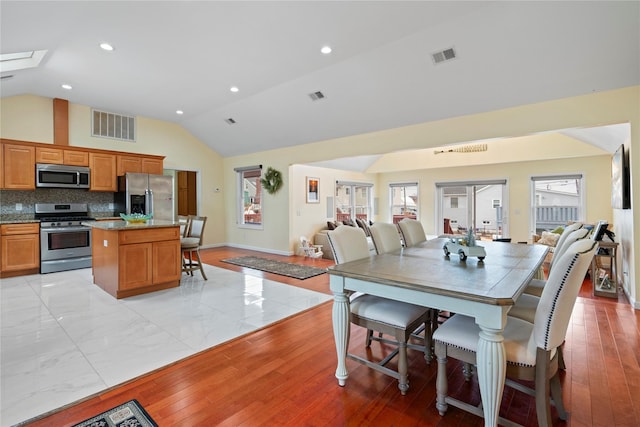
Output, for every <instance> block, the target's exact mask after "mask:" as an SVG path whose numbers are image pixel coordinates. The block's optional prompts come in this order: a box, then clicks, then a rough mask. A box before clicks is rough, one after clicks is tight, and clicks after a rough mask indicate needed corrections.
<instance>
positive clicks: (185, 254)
mask: <svg viewBox="0 0 640 427" xmlns="http://www.w3.org/2000/svg"><path fill="white" fill-rule="evenodd" d="M206 222H207V217H206V216H194V215H190V216H189V221H188V226H187V230H186V235H185V237H181V238H180V253H181V255H182V272H184V273H187V274H189V275H191V276H193V272H194V271H196V270H200V273H201V274H202V277H203V278H204V280H207V276H206V274H204V269H203V268H202V261H201V260H200V246H202V236H203V235H204V226H205V224H206Z"/></svg>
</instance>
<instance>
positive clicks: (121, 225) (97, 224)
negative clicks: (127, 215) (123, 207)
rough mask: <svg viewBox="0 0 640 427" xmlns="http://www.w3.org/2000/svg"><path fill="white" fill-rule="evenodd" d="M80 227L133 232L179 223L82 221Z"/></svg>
mask: <svg viewBox="0 0 640 427" xmlns="http://www.w3.org/2000/svg"><path fill="white" fill-rule="evenodd" d="M82 225H86V226H89V227H93V228H99V229H101V230H135V229H145V228H163V227H178V226H180V223H179V222H178V221H164V220H159V219H150V220H149V221H147V222H146V223H144V222H142V223H128V222H126V221H122V220H118V221H83V222H82Z"/></svg>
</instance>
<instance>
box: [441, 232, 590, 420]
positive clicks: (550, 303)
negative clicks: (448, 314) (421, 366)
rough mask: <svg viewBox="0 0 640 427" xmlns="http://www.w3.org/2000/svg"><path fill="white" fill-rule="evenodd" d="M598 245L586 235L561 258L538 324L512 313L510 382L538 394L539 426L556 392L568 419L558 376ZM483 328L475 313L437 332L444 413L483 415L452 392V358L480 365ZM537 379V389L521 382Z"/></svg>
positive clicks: (507, 350) (506, 341)
mask: <svg viewBox="0 0 640 427" xmlns="http://www.w3.org/2000/svg"><path fill="white" fill-rule="evenodd" d="M596 249H597V243H596V242H593V241H591V240H585V239H581V240H578V241H577V242H575V243H573V244H571V245H570V246H569V247H568V248H567V250H566V251H565V252H564V254H563V255H561V256H560V257H559V259H558V260H557V261H556V267H555V268H554V270H553V271H552V272H551V274H550V276H549V280H548V281H547V285H546V286H545V287H544V290H543V292H542V296H541V298H540V303H539V304H538V309H537V310H536V313H535V318H534V321H533V323H530V322H527V321H525V320H522V319H518V318H511V317H510V318H509V319H508V321H507V324H506V326H505V329H504V332H503V336H504V348H505V357H506V362H507V366H506V376H507V382H506V385H508V386H510V387H512V388H514V389H516V390H520V391H524V392H526V393H528V394H532V395H534V396H535V402H536V414H537V417H538V425H539V426H551V425H552V424H551V411H550V394H551V396H552V397H553V401H554V404H555V407H556V409H557V411H558V415H559V417H560V418H561V419H563V420H564V419H566V415H567V414H566V411H565V409H564V404H563V402H562V391H561V386H560V380H559V378H558V351H557V349H558V347H559V346H560V345H561V344H562V343H563V342H564V339H565V335H566V332H567V329H568V326H569V319H570V317H571V313H572V311H573V306H574V304H575V301H576V298H577V296H578V292H579V291H580V287H581V285H582V282H583V280H584V276H585V274H586V272H587V270H588V268H589V265H590V264H591V259H592V258H593V255H594V254H595V251H596ZM479 333H480V328H479V327H478V325H477V324H476V323H475V319H474V318H473V317H468V316H463V315H460V314H456V315H454V316H453V317H452V318H451V319H449V320H447V321H446V322H444V323H443V324H442V325H441V326H440V327H439V328H438V329H437V330H436V331H435V332H434V334H433V340H434V343H435V353H436V357H437V360H438V373H437V379H436V395H437V397H436V408H437V409H438V412H439V413H440V415H444V414H445V412H446V411H447V409H448V405H449V404H451V405H453V406H456V407H458V408H460V409H463V410H466V411H469V412H471V413H474V414H476V415H479V416H482V410H481V409H480V408H477V407H474V406H472V405H470V404H468V403H465V402H461V401H459V400H457V399H454V398H452V397H450V396H448V380H447V369H446V364H447V359H448V358H449V357H451V358H454V359H458V360H461V361H462V362H464V363H469V364H474V365H475V364H476V353H477V350H478V348H477V347H478V335H479ZM512 380H527V381H533V383H534V385H535V390H531V389H529V388H527V387H525V386H524V385H523V384H522V383H521V382H515V381H512Z"/></svg>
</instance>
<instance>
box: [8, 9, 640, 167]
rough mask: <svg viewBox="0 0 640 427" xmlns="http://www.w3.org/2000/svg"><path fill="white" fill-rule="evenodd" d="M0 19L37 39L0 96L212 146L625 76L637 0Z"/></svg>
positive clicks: (591, 85) (29, 14) (15, 46)
mask: <svg viewBox="0 0 640 427" xmlns="http://www.w3.org/2000/svg"><path fill="white" fill-rule="evenodd" d="M0 24H1V25H0V27H1V29H0V53H2V54H8V53H15V52H21V51H31V50H46V51H47V52H46V54H45V56H44V57H43V59H42V62H41V63H40V65H39V66H38V67H35V68H29V69H23V70H14V71H3V72H2V83H1V87H0V90H1V95H2V97H7V96H13V95H20V94H35V95H40V96H46V97H51V98H63V99H68V100H69V101H70V102H72V103H77V104H83V105H89V106H91V107H95V108H99V109H103V110H107V111H111V112H116V113H123V114H132V115H141V116H146V117H151V118H157V119H161V120H167V121H173V122H177V123H179V124H181V125H182V126H184V127H185V128H186V129H187V130H188V131H190V132H191V133H192V134H193V135H195V136H196V137H198V138H199V139H200V140H202V141H203V142H204V143H206V144H207V145H209V146H210V147H211V148H212V149H213V150H215V151H216V152H218V153H220V154H221V155H223V156H234V155H241V154H247V153H251V152H257V151H263V150H268V149H274V148H280V147H287V146H293V145H298V144H304V143H309V142H315V141H322V140H326V139H331V138H337V137H342V136H348V135H355V134H360V133H365V132H372V131H377V130H382V129H389V128H396V127H400V126H405V125H411V124H416V123H422V122H427V121H432V120H438V119H443V118H448V117H455V116H461V115H466V114H473V113H479V112H484V111H491V110H496V109H501V108H508V107H512V106H517V105H523V104H530V103H535V102H542V101H547V100H552V99H559V98H564V97H570V96H576V95H582V94H588V93H591V92H597V91H606V90H611V89H616V88H621V87H627V86H632V85H638V84H640V2H637V1H631V2H628V1H623V2H615V1H588V2H580V1H567V2H484V1H471V2H444V1H443V2H438V1H407V2H405V1H340V2H337V1H297V2H295V1H294V2H292V1H285V2H271V1H258V2H245V1H233V2H231V1H229V2H225V1H161V2H155V1H138V2H133V1H128V2H111V1H92V2H65V1H47V2H35V1H6V0H3V1H2V2H1V3H0ZM103 42H108V43H110V44H111V45H113V47H114V48H115V49H114V50H113V51H111V52H107V51H104V50H102V49H101V48H100V46H99V45H100V44H101V43H103ZM323 46H330V47H331V48H332V49H333V51H332V52H331V53H330V54H322V53H321V52H320V48H321V47H323ZM447 49H453V52H455V58H454V59H452V60H448V61H444V62H440V63H436V61H434V57H433V54H434V53H437V52H442V51H443V50H447ZM3 66H4V64H3ZM3 70H4V68H3ZM62 84H68V85H71V86H72V89H71V90H65V89H62V88H61V85H62ZM233 86H235V87H237V88H238V91H237V92H231V91H230V88H231V87H233ZM316 92H321V93H322V95H323V96H324V97H323V98H321V99H318V100H312V96H310V95H312V94H315V93H316ZM176 110H182V111H183V112H184V113H183V114H182V115H177V114H176ZM228 119H233V121H235V123H233V124H229V120H228ZM574 136H576V135H574ZM582 137H583V139H584V140H588V139H589V138H590V137H589V136H585V135H583V136H582Z"/></svg>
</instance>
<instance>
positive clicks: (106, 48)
mask: <svg viewBox="0 0 640 427" xmlns="http://www.w3.org/2000/svg"><path fill="white" fill-rule="evenodd" d="M100 47H101V48H102V49H103V50H107V51H109V52H111V51H112V50H113V46H111V45H110V44H109V43H100Z"/></svg>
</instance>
